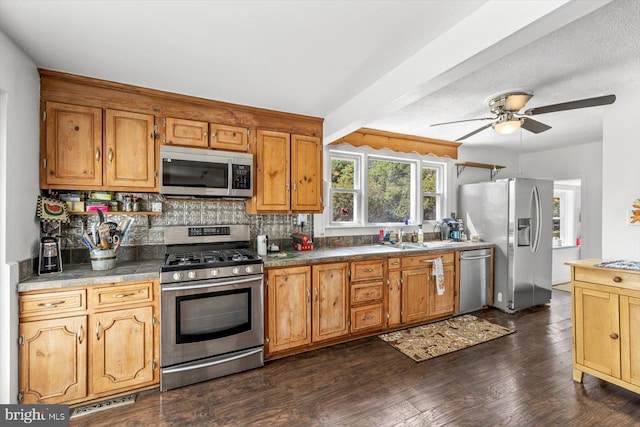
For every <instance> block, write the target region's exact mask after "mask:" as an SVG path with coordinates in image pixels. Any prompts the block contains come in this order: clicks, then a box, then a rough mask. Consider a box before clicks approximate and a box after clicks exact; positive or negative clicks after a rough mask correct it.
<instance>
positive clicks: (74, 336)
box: [18, 280, 160, 404]
mask: <svg viewBox="0 0 640 427" xmlns="http://www.w3.org/2000/svg"><path fill="white" fill-rule="evenodd" d="M132 289H136V290H138V292H132V291H131V290H132ZM86 295H88V297H87V298H85V296H86ZM108 295H112V296H114V298H116V299H117V300H118V302H117V303H116V302H111V301H106V300H105V298H104V296H108ZM158 297H159V294H158V281H157V280H151V281H141V282H124V283H118V284H113V285H100V286H95V287H94V286H88V287H84V288H75V289H69V288H65V289H64V290H60V291H46V292H42V291H33V292H25V293H23V294H21V295H20V297H19V301H20V302H19V307H20V311H19V316H20V324H19V396H18V397H19V402H20V403H30V404H54V403H66V404H76V403H81V402H86V401H91V400H94V399H98V398H104V397H108V396H110V395H115V394H121V393H125V392H129V391H133V390H138V389H142V388H148V387H153V386H154V385H157V384H158V383H159V372H158V369H157V367H158V362H159V356H160V346H159V339H158V338H159V330H158V328H157V321H156V319H157V316H158ZM69 302H71V304H70V303H69ZM65 306H66V307H68V308H67V311H66V312H65V311H64V310H61V308H62V307H65Z"/></svg>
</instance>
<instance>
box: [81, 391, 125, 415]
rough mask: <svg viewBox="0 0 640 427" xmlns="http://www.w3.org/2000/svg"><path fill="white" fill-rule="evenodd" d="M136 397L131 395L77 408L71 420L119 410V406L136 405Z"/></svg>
mask: <svg viewBox="0 0 640 427" xmlns="http://www.w3.org/2000/svg"><path fill="white" fill-rule="evenodd" d="M135 401H136V395H135V394H130V395H128V396H122V397H116V398H114V399H109V400H104V401H102V402H97V403H92V404H91V405H86V406H79V407H77V408H75V409H74V410H73V411H72V412H71V415H70V417H69V418H77V417H82V416H85V415H91V414H95V413H96V412H100V411H105V410H107V409H111V408H117V407H118V406H124V405H131V404H132V403H135Z"/></svg>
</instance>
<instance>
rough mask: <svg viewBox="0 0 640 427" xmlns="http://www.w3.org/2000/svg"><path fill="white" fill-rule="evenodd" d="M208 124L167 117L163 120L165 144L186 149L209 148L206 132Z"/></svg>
mask: <svg viewBox="0 0 640 427" xmlns="http://www.w3.org/2000/svg"><path fill="white" fill-rule="evenodd" d="M208 129H209V123H206V122H198V121H195V120H185V119H175V118H173V117H167V118H166V119H165V132H166V133H165V139H164V143H165V144H171V145H184V146H187V147H200V148H208V147H209V138H208V136H207V135H208V133H207V130H208Z"/></svg>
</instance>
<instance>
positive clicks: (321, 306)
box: [312, 262, 349, 342]
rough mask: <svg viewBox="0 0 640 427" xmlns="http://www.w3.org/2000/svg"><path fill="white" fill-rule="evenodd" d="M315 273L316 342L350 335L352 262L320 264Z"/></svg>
mask: <svg viewBox="0 0 640 427" xmlns="http://www.w3.org/2000/svg"><path fill="white" fill-rule="evenodd" d="M312 272H313V279H312V284H313V307H312V313H313V322H312V330H313V342H320V341H324V340H328V339H333V338H338V337H341V336H344V335H348V334H349V292H348V286H349V263H347V262H341V263H336V264H321V265H314V266H313V267H312Z"/></svg>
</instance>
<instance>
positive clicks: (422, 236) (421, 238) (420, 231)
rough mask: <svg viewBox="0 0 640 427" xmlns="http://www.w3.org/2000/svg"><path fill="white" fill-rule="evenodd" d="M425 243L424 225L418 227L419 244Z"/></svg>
mask: <svg viewBox="0 0 640 427" xmlns="http://www.w3.org/2000/svg"><path fill="white" fill-rule="evenodd" d="M422 242H424V233H423V232H422V224H419V225H418V243H422Z"/></svg>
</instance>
